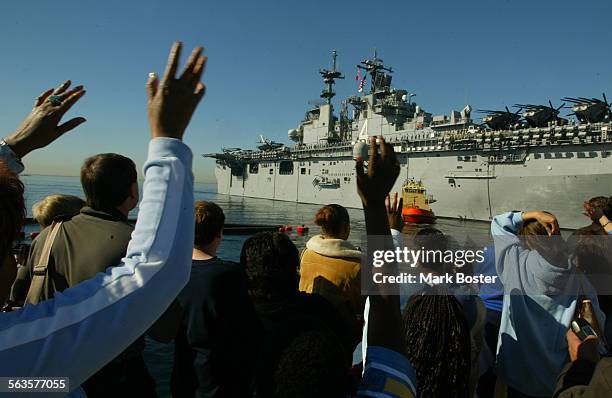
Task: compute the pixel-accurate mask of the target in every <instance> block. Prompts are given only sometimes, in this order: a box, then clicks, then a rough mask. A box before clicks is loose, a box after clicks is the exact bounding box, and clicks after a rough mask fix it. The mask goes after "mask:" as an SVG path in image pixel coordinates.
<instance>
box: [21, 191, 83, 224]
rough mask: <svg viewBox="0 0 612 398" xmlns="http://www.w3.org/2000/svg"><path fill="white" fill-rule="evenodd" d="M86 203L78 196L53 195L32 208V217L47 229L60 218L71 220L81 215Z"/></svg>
mask: <svg viewBox="0 0 612 398" xmlns="http://www.w3.org/2000/svg"><path fill="white" fill-rule="evenodd" d="M83 206H85V201H84V200H83V199H81V198H79V197H78V196H74V195H62V194H53V195H49V196H47V197H45V198H44V199H42V200H41V201H38V202H36V203H34V205H33V206H32V216H33V217H34V219H35V220H36V221H37V222H38V223H39V224H40V226H41V227H42V228H46V227H48V226H49V225H51V224H52V223H53V221H54V220H55V219H58V218H71V217H74V216H75V215H77V214H79V212H80V211H81V208H82V207H83Z"/></svg>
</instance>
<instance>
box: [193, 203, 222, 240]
mask: <svg viewBox="0 0 612 398" xmlns="http://www.w3.org/2000/svg"><path fill="white" fill-rule="evenodd" d="M194 205H195V235H194V242H193V243H194V246H197V247H204V246H208V245H209V244H210V243H212V242H213V241H214V240H215V239H217V238H220V237H221V235H222V233H223V226H224V225H225V214H223V210H222V209H221V208H220V207H219V206H218V205H217V204H216V203H213V202H207V201H204V200H198V201H196V202H195V204H194Z"/></svg>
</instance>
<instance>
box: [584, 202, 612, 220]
mask: <svg viewBox="0 0 612 398" xmlns="http://www.w3.org/2000/svg"><path fill="white" fill-rule="evenodd" d="M584 205H585V206H584V207H585V209H587V210H589V209H602V211H603V213H604V214H605V216H606V217H608V218H611V217H612V198H609V197H606V196H596V197H594V198H591V199H589V200H588V201H587V202H586V203H585V204H584ZM589 217H590V218H591V220H592V221H593V222H598V221H599V220H598V218H599V217H596V216H595V215H590V216H589Z"/></svg>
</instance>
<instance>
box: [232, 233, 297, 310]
mask: <svg viewBox="0 0 612 398" xmlns="http://www.w3.org/2000/svg"><path fill="white" fill-rule="evenodd" d="M240 263H241V264H242V266H243V267H244V269H245V271H246V273H247V277H248V282H249V294H250V295H251V297H252V298H254V299H265V300H279V299H281V300H282V299H284V298H287V297H289V296H292V295H294V294H296V293H297V292H298V283H299V275H298V268H299V265H300V257H299V253H298V250H297V248H296V247H295V245H294V244H293V242H291V240H290V239H289V237H288V236H287V235H285V234H281V233H278V232H260V233H258V234H255V235H253V236H252V237H250V238H249V239H247V240H246V242H244V245H243V246H242V252H241V253H240Z"/></svg>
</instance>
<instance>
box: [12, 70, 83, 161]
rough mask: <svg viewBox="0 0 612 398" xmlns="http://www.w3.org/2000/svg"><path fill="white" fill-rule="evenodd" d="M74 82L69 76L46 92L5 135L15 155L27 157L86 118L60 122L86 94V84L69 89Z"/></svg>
mask: <svg viewBox="0 0 612 398" xmlns="http://www.w3.org/2000/svg"><path fill="white" fill-rule="evenodd" d="M70 84H71V82H70V80H67V81H66V82H65V83H64V84H62V85H61V86H59V87H58V88H56V89H49V90H47V91H45V92H44V93H42V94H41V95H40V96H39V97H38V98H37V99H36V101H35V102H34V108H33V109H32V112H30V114H29V115H28V116H27V117H26V118H25V120H24V121H23V122H22V123H21V126H19V128H18V129H17V130H15V132H14V133H13V134H11V135H10V136H8V137H7V138H5V140H4V141H5V142H6V143H7V144H8V145H9V146H10V147H11V149H12V150H13V152H15V155H17V156H18V157H20V158H23V157H24V156H25V155H27V154H28V153H30V152H32V151H33V150H35V149H38V148H43V147H46V146H47V145H49V144H50V143H52V142H53V141H55V140H56V139H58V138H59V137H60V136H61V135H62V134H64V133H66V132H68V131H70V130H72V129H74V128H75V127H77V126H78V125H80V124H81V123H84V122H85V121H86V120H85V118H83V117H76V118H74V119H70V120H68V121H67V122H65V123H63V124H59V123H60V121H61V119H62V117H63V116H64V114H65V113H66V112H68V110H69V109H70V108H72V106H73V105H74V104H76V102H77V101H78V100H79V99H80V98H81V97H82V96H83V95H85V90H84V89H83V86H76V87H74V88H73V89H70V90H69V89H68V88H69V87H70Z"/></svg>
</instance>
